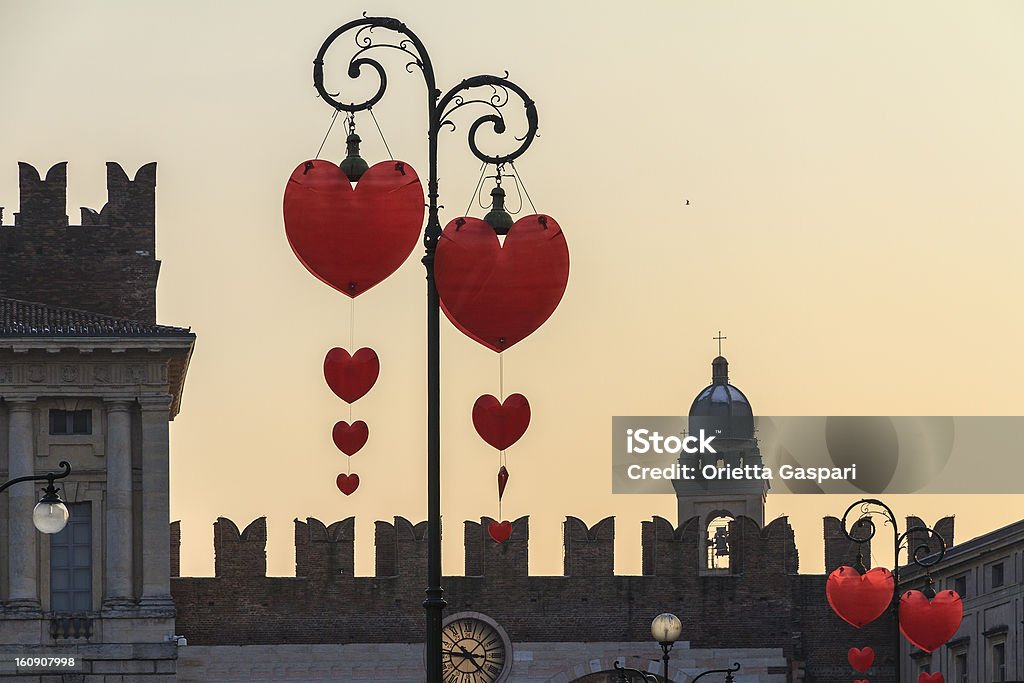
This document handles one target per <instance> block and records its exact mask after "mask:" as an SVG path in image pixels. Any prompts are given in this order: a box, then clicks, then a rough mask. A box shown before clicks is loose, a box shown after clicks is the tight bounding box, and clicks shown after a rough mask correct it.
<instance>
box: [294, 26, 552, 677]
mask: <svg viewBox="0 0 1024 683" xmlns="http://www.w3.org/2000/svg"><path fill="white" fill-rule="evenodd" d="M376 28H380V29H386V30H387V31H390V32H392V33H394V34H398V36H400V37H399V38H397V39H395V40H397V42H392V43H388V42H376V41H375V40H374V37H373V36H372V35H371V33H372V31H373V30H374V29H376ZM349 32H353V34H354V36H353V37H354V41H355V54H354V55H353V56H352V57H351V58H350V59H349V63H348V69H347V71H346V73H347V75H348V77H349V78H351V79H357V78H358V77H359V76H360V75H361V74H362V73H363V71H364V68H365V69H366V70H369V71H372V72H374V73H375V74H376V78H377V90H376V92H375V93H374V94H373V95H371V96H370V97H369V98H367V99H366V100H364V101H362V102H344V101H341V100H340V99H338V98H339V97H340V93H331V92H329V91H328V90H327V88H326V87H325V86H324V57H325V56H326V54H327V50H328V48H330V47H331V45H332V44H333V43H334V41H335V40H337V39H338V38H339V37H340V36H342V35H343V34H346V33H349ZM377 48H390V49H392V50H396V51H399V52H403V53H405V54H406V55H407V56H408V57H410V58H411V60H412V61H410V62H409V63H408V64H406V70H407V71H409V72H412V71H413V70H415V69H418V70H419V72H420V74H421V75H422V76H423V80H424V83H425V84H426V91H427V92H426V94H427V101H426V105H427V157H428V160H429V163H428V165H429V169H428V181H427V197H428V202H429V203H428V215H427V227H426V231H425V233H424V236H423V246H424V248H425V250H426V253H425V254H424V256H423V265H424V267H425V268H426V271H427V589H426V593H427V597H426V600H424V602H423V606H424V608H426V610H427V629H426V630H427V632H426V654H427V657H426V664H427V683H441V670H442V647H441V622H442V612H443V610H444V608H445V606H446V604H447V603H446V602H445V599H444V591H443V590H442V588H441V428H440V415H441V408H440V403H441V398H440V397H441V378H440V341H439V338H440V327H439V324H440V320H439V313H440V302H439V299H438V294H437V286H436V284H435V282H434V252H435V250H436V248H437V242H438V238H439V237H440V235H441V221H440V219H439V217H438V209H439V205H438V178H437V138H438V134H439V133H440V132H441V129H442V128H444V127H445V126H448V127H450V128H451V129H453V130H454V129H455V124H454V123H453V122H452V120H451V118H450V117H451V115H452V114H453V113H454V112H455V111H456V110H457V109H460V108H462V107H464V106H468V105H478V106H481V107H484V108H486V109H489V111H488V112H487V113H485V114H482V115H480V116H478V117H477V118H476V119H475V120H474V121H473V123H472V124H471V125H470V127H469V131H468V140H469V149H470V151H471V152H472V153H473V155H474V156H475V157H476V158H477V159H479V160H480V161H482V162H484V163H489V164H504V163H509V162H513V161H515V159H517V158H518V157H519V156H521V155H522V154H523V153H524V152H525V151H526V150H527V148H528V147H529V146H530V143H532V142H533V139H534V137H535V136H536V134H537V108H536V106H535V105H534V102H533V100H531V99H530V97H529V96H528V95H527V94H526V92H525V91H524V90H523V89H522V88H520V87H519V86H518V85H516V84H515V83H513V82H512V81H510V80H508V79H507V78H505V77H501V76H486V75H485V76H473V77H472V78H467V79H465V80H464V81H462V82H461V83H459V84H458V85H456V86H454V87H453V88H451V89H450V90H448V91H447V92H445V93H442V92H441V90H439V89H438V88H437V86H436V82H435V79H434V69H433V67H432V66H431V63H430V57H429V55H428V54H427V51H426V49H425V48H424V47H423V43H422V42H421V41H420V39H419V38H418V37H416V35H415V34H414V33H413V32H412V31H410V30H409V29H408V28H407V27H406V26H405V24H403V23H402V22H400V21H398V20H397V19H391V18H388V17H366V16H364V17H363V18H362V19H356V20H355V21H350V22H348V23H347V24H345V25H344V26H341V27H339V28H338V29H337V30H335V31H334V33H332V34H331V35H329V36H328V37H327V40H325V41H324V43H323V45H322V46H321V47H320V51H319V52H318V53H317V55H316V59H315V60H314V61H313V85H314V87H315V88H316V91H317V92H318V93H319V94H320V97H321V98H323V100H324V101H325V102H327V103H328V104H330V105H331V106H332V107H334V108H335V109H336V110H338V111H343V112H348V113H354V112H358V111H366V110H369V109H371V108H372V107H373V106H374V105H375V104H377V102H379V101H380V100H381V98H382V97H383V96H384V91H385V90H386V89H387V82H388V81H387V73H386V71H385V68H384V66H383V65H382V64H381V63H380V62H378V61H377V60H376V59H374V58H372V57H370V56H369V52H370V51H371V50H375V49H377ZM375 54H376V53H375ZM506 75H507V74H506ZM477 88H489V89H490V92H489V93H487V94H485V95H484V96H483V97H472V96H467V95H466V94H465V93H467V91H471V90H474V89H477ZM513 94H514V95H515V97H516V98H518V99H519V100H520V101H521V102H522V104H523V107H524V114H525V118H526V132H525V133H523V135H522V136H521V137H515V136H513V137H514V140H515V143H516V147H515V149H514V150H512V151H511V152H509V153H507V154H499V155H493V156H492V155H490V154H485V153H484V152H483V151H481V149H480V147H479V145H478V144H477V134H478V132H479V130H480V128H481V127H482V126H486V127H487V128H488V129H489V130H490V131H492V132H494V133H495V134H498V135H501V134H504V133H505V132H506V124H505V117H504V115H503V114H502V107H504V106H505V105H507V104H508V103H509V102H510V100H511V99H512V95H513ZM350 137H351V136H350Z"/></svg>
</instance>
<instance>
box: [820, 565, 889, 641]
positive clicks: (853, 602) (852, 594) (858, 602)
mask: <svg viewBox="0 0 1024 683" xmlns="http://www.w3.org/2000/svg"><path fill="white" fill-rule="evenodd" d="M894 588H895V584H894V582H893V579H892V574H891V573H889V570H888V569H883V568H882V567H875V568H874V569H872V570H871V571H869V572H867V573H865V574H863V575H862V574H861V573H860V572H858V571H857V570H856V569H854V568H853V567H839V568H838V569H836V570H835V571H834V572H832V573H831V574H829V575H828V580H827V581H826V582H825V597H826V598H828V604H829V605H830V606H831V607H832V610H833V611H834V612H835V613H836V614H838V615H839V618H840V619H842V620H843V621H845V622H847V623H848V624H851V625H853V626H856V627H857V628H860V627H861V626H864V625H865V624H870V623H871V622H872V621H874V620H875V619H877V618H878V617H880V616H882V614H884V613H885V610H886V609H887V608H888V607H889V605H890V604H891V603H892V593H893V590H894Z"/></svg>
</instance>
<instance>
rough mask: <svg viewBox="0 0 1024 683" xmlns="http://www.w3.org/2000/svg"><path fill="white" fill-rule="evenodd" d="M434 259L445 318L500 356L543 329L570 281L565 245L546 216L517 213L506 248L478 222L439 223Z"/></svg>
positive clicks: (486, 227) (459, 219)
mask: <svg viewBox="0 0 1024 683" xmlns="http://www.w3.org/2000/svg"><path fill="white" fill-rule="evenodd" d="M435 259H436V260H435V261H434V278H435V280H436V282H437V293H438V295H439V296H440V297H441V308H442V310H444V314H445V315H446V316H448V319H449V320H451V321H452V324H454V325H455V327H457V328H459V329H460V330H461V331H462V332H463V333H464V334H465V335H466V336H468V337H469V338H471V339H474V340H476V341H478V342H480V343H481V344H483V345H484V346H486V347H487V348H489V349H493V350H494V351H498V352H501V351H504V350H505V349H508V348H511V347H512V345H513V344H515V343H517V342H519V341H521V340H523V339H525V338H526V337H528V336H529V335H530V334H532V333H533V331H534V330H536V329H537V328H538V327H540V326H541V325H543V324H544V321H545V320H547V319H548V318H549V317H551V314H552V313H554V312H555V309H556V308H557V307H558V302H560V301H561V300H562V295H563V294H564V293H565V286H566V285H567V284H568V282H569V247H568V246H567V245H566V243H565V235H563V234H562V229H561V228H560V227H558V223H556V222H555V219H553V218H551V217H550V216H540V215H537V214H532V215H529V216H523V217H522V218H520V219H519V220H517V221H516V222H515V223H514V224H513V225H512V227H511V228H510V229H509V231H508V235H506V236H505V242H504V243H501V242H499V241H498V235H497V234H496V233H495V232H494V228H492V227H491V226H490V225H488V224H487V223H485V222H484V221H482V220H480V219H479V218H456V219H455V220H453V221H452V222H451V223H449V224H448V225H447V226H445V229H444V232H443V233H442V234H441V239H440V240H439V241H438V243H437V253H436V257H435Z"/></svg>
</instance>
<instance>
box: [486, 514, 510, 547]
mask: <svg viewBox="0 0 1024 683" xmlns="http://www.w3.org/2000/svg"><path fill="white" fill-rule="evenodd" d="M487 533H488V534H489V535H490V537H491V538H493V539H494V542H495V543H504V542H505V541H507V540H508V537H509V536H511V535H512V522H501V523H500V524H499V523H498V522H497V521H495V520H493V519H492V520H491V523H490V524H488V525H487Z"/></svg>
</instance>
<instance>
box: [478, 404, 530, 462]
mask: <svg viewBox="0 0 1024 683" xmlns="http://www.w3.org/2000/svg"><path fill="white" fill-rule="evenodd" d="M473 426H474V427H476V433H477V434H479V435H480V438H481V439H483V440H484V441H486V442H487V443H489V444H490V445H491V446H493V447H494V448H497V449H498V450H499V451H503V450H505V449H506V448H508V447H509V446H511V445H512V444H514V443H515V442H516V441H519V439H520V438H521V437H522V436H523V434H525V433H526V428H527V427H529V426H530V402H529V401H527V400H526V397H525V396H523V395H522V394H512V395H511V396H509V397H508V398H506V399H505V401H504V402H503V403H498V399H497V398H495V397H494V396H491V395H490V394H484V395H483V396H481V397H480V398H478V399H477V400H476V403H474V404H473Z"/></svg>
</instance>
